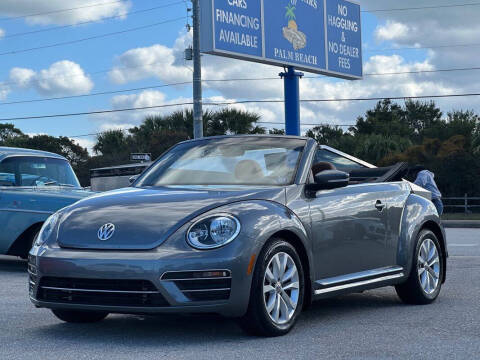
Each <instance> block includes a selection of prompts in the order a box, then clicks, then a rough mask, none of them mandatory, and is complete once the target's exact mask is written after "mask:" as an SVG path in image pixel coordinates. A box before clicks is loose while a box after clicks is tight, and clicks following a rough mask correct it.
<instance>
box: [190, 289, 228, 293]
mask: <svg viewBox="0 0 480 360" xmlns="http://www.w3.org/2000/svg"><path fill="white" fill-rule="evenodd" d="M230 290H231V289H230V288H221V289H195V290H181V291H182V292H184V293H186V292H187V293H189V292H205V291H207V292H210V291H230Z"/></svg>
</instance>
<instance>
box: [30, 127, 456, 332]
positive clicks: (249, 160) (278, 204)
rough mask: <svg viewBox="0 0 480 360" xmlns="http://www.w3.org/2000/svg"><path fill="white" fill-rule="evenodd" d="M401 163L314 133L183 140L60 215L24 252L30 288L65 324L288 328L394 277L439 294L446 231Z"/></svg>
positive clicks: (411, 291) (412, 291)
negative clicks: (347, 149)
mask: <svg viewBox="0 0 480 360" xmlns="http://www.w3.org/2000/svg"><path fill="white" fill-rule="evenodd" d="M406 170H407V165H406V164H405V163H399V164H396V165H394V166H391V167H385V168H377V167H375V166H373V165H370V164H368V163H365V162H364V161H361V160H359V159H356V158H354V157H352V156H349V155H347V154H344V153H342V152H339V151H337V150H335V149H331V148H328V147H325V146H319V145H318V144H317V143H316V142H315V140H313V139H309V138H302V137H292V136H282V137H279V136H224V137H210V138H203V139H198V140H191V141H186V142H182V143H179V144H178V145H176V146H174V147H173V148H171V149H170V150H169V151H167V152H166V153H164V154H163V155H162V156H161V157H160V158H159V159H158V160H157V161H155V162H154V163H153V164H152V165H151V166H150V167H149V168H148V169H147V170H146V171H145V172H143V173H142V175H140V177H139V178H138V179H137V180H136V181H135V183H134V184H133V185H132V187H130V188H124V189H120V190H114V191H110V192H108V193H102V194H98V195H95V196H92V197H90V198H88V199H84V200H81V201H79V202H77V203H75V204H74V205H72V206H69V207H68V208H65V209H63V210H61V211H59V212H57V213H55V214H54V215H52V216H51V217H50V218H49V219H48V220H47V222H46V223H45V226H44V227H43V228H42V231H41V232H40V234H39V236H38V239H37V240H36V241H35V245H34V247H32V249H31V251H30V255H29V293H30V298H31V300H32V302H33V303H34V304H35V305H36V306H37V307H43V308H50V309H52V311H53V313H54V314H55V315H56V316H57V317H58V318H59V319H61V320H63V321H67V322H95V321H100V320H102V319H104V318H105V317H106V316H107V315H108V314H109V313H139V314H147V313H172V312H177V313H195V312H207V313H212V312H213V313H219V314H222V315H226V316H230V317H237V318H239V322H240V324H241V326H242V327H243V328H244V329H245V330H247V331H248V332H251V333H254V334H257V335H267V336H274V335H282V334H285V333H287V332H288V331H290V330H291V329H292V327H293V326H294V324H295V322H296V320H297V318H298V316H299V314H300V313H301V311H302V309H303V308H304V307H305V306H308V305H309V304H310V302H311V301H312V300H315V299H320V298H325V297H331V296H336V295H340V294H344V293H348V292H359V291H363V290H367V289H371V288H376V287H382V286H395V288H396V290H397V293H398V295H399V297H400V298H401V299H402V300H403V301H404V302H406V303H410V304H427V303H431V302H433V301H434V300H435V299H436V298H437V296H438V295H439V293H440V289H441V286H442V283H443V282H444V281H445V273H446V258H447V252H446V248H447V247H446V239H445V233H444V231H443V228H442V226H441V224H440V219H439V216H438V213H437V211H436V209H435V207H434V206H433V204H432V202H431V201H430V200H429V199H428V196H425V195H426V194H425V193H424V192H417V191H416V190H415V187H413V186H412V185H411V183H409V182H408V181H405V180H403V179H402V177H403V175H404V173H405V172H406Z"/></svg>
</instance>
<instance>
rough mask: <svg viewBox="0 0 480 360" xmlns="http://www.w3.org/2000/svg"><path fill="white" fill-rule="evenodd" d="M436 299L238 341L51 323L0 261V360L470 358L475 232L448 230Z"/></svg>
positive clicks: (148, 326) (182, 323) (183, 328)
mask: <svg viewBox="0 0 480 360" xmlns="http://www.w3.org/2000/svg"><path fill="white" fill-rule="evenodd" d="M447 236H448V241H449V252H450V258H449V264H448V265H449V269H448V273H447V282H446V284H445V285H444V287H443V289H442V293H441V294H440V297H439V298H438V300H437V301H436V302H435V303H434V304H432V305H427V306H406V305H403V304H402V303H400V301H399V300H398V298H397V296H396V294H395V291H394V289H393V288H386V289H380V290H373V291H367V292H364V293H362V294H353V295H347V296H343V297H340V298H337V299H333V300H322V301H319V302H316V303H315V304H314V306H313V307H312V309H310V310H309V311H307V312H305V313H304V314H303V316H302V318H301V319H300V321H299V323H298V325H297V327H296V328H295V329H294V330H293V331H292V332H291V333H290V334H289V335H287V336H284V337H279V338H268V339H265V338H255V337H249V336H246V335H244V334H243V333H242V332H241V330H239V329H238V328H237V327H236V325H235V324H234V323H233V322H232V321H231V320H228V319H223V318H221V317H214V316H194V317H184V316H181V317H180V316H161V317H146V318H145V317H140V316H128V315H111V316H109V317H108V318H107V319H106V320H105V321H103V322H101V323H97V324H88V325H83V324H82V325H76V324H65V323H62V322H60V321H58V320H57V319H56V318H55V317H54V316H53V315H52V314H51V313H50V312H49V311H48V310H45V309H35V308H34V307H33V305H32V304H31V303H30V301H29V300H28V294H27V275H26V264H25V262H23V261H20V260H18V259H16V258H9V257H4V256H2V257H0V284H1V287H0V359H49V360H50V359H76V360H78V359H116V360H118V359H137V360H140V359H159V358H171V359H231V358H243V359H282V358H287V359H288V358H296V359H313V358H315V359H330V358H332V359H352V358H354V359H387V358H398V359H453V358H455V359H478V358H479V356H480V355H479V354H480V301H479V299H480V229H447Z"/></svg>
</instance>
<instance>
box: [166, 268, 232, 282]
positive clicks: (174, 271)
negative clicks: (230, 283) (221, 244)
mask: <svg viewBox="0 0 480 360" xmlns="http://www.w3.org/2000/svg"><path fill="white" fill-rule="evenodd" d="M220 271H226V272H228V273H229V274H230V276H231V275H232V272H231V271H230V270H228V269H203V270H169V271H165V272H164V273H163V274H162V275H161V276H160V280H162V281H170V279H163V277H164V276H165V275H166V274H170V273H186V272H220ZM203 279H216V278H203ZM189 280H190V279H189Z"/></svg>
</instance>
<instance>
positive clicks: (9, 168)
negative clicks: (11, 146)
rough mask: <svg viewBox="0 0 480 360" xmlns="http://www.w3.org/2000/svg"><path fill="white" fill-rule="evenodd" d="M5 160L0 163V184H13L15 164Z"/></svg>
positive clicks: (14, 182) (14, 183)
mask: <svg viewBox="0 0 480 360" xmlns="http://www.w3.org/2000/svg"><path fill="white" fill-rule="evenodd" d="M7 160H8V159H5V160H4V161H2V162H1V163H0V186H15V185H16V181H15V164H14V163H12V162H11V161H7Z"/></svg>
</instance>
